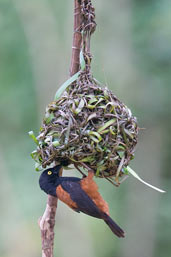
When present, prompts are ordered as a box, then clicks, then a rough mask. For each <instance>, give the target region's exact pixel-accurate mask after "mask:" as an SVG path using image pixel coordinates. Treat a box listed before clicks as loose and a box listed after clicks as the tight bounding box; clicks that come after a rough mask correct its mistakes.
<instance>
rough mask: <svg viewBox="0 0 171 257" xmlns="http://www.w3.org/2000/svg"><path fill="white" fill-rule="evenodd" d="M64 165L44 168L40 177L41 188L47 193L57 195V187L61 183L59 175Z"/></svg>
mask: <svg viewBox="0 0 171 257" xmlns="http://www.w3.org/2000/svg"><path fill="white" fill-rule="evenodd" d="M61 169H62V166H60V165H57V166H55V167H53V168H49V169H47V170H44V171H43V172H42V174H41V175H40V178H39V185H40V188H41V189H42V190H43V191H44V192H45V193H47V194H49V195H53V196H56V187H57V185H58V184H59V176H60V171H61Z"/></svg>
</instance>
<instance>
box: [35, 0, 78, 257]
mask: <svg viewBox="0 0 171 257" xmlns="http://www.w3.org/2000/svg"><path fill="white" fill-rule="evenodd" d="M81 23H82V16H81V7H80V0H74V32H73V43H72V57H71V65H70V76H72V75H74V74H75V73H76V72H78V71H79V69H80V50H81V43H82V34H81ZM57 201H58V199H57V197H54V196H51V195H48V199H47V204H46V209H45V212H44V214H43V216H42V217H40V218H39V221H38V224H39V227H40V231H41V240H42V257H53V246H54V235H55V234H54V227H55V215H56V210H57Z"/></svg>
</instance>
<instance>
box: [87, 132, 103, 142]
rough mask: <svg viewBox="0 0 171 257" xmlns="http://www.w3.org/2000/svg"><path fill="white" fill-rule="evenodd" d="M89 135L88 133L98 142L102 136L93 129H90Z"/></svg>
mask: <svg viewBox="0 0 171 257" xmlns="http://www.w3.org/2000/svg"><path fill="white" fill-rule="evenodd" d="M89 135H90V138H91V139H92V140H93V141H95V142H96V143H99V142H100V141H101V140H102V137H101V136H100V134H99V133H97V132H95V131H90V132H89Z"/></svg>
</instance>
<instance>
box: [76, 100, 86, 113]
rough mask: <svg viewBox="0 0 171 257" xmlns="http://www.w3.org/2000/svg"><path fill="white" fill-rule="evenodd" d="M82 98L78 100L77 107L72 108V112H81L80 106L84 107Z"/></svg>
mask: <svg viewBox="0 0 171 257" xmlns="http://www.w3.org/2000/svg"><path fill="white" fill-rule="evenodd" d="M84 104H85V103H84V100H83V99H81V100H80V102H79V105H78V107H77V108H76V109H75V110H74V113H75V114H78V113H79V112H81V110H82V108H83V107H84Z"/></svg>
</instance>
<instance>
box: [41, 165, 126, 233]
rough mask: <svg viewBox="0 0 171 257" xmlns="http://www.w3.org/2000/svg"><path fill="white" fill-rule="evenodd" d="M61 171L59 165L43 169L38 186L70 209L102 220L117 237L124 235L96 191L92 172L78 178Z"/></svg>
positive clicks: (96, 187)
mask: <svg viewBox="0 0 171 257" xmlns="http://www.w3.org/2000/svg"><path fill="white" fill-rule="evenodd" d="M61 171H62V166H61V165H56V166H55V167H53V168H49V169H46V170H44V171H43V172H42V174H41V175H40V178H39V185H40V188H41V189H42V190H43V191H44V192H45V193H47V194H48V195H52V196H54V197H57V198H58V199H59V200H61V201H62V202H63V203H65V204H67V205H68V206H69V207H70V208H71V209H72V210H74V211H76V212H78V213H80V212H82V213H84V214H87V215H89V216H92V217H95V218H98V219H102V220H104V222H105V223H106V224H107V225H108V226H109V228H110V229H111V230H112V232H113V233H114V234H115V235H116V236H117V237H125V233H124V231H123V230H122V229H121V228H120V227H119V226H118V225H117V224H116V223H115V221H114V220H112V218H111V217H110V215H109V207H108V204H107V203H106V202H105V200H104V199H103V198H102V196H101V195H100V193H99V192H98V186H97V184H96V183H95V181H94V180H93V177H94V172H92V171H89V172H88V175H87V176H83V178H78V177H63V176H60V175H61Z"/></svg>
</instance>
